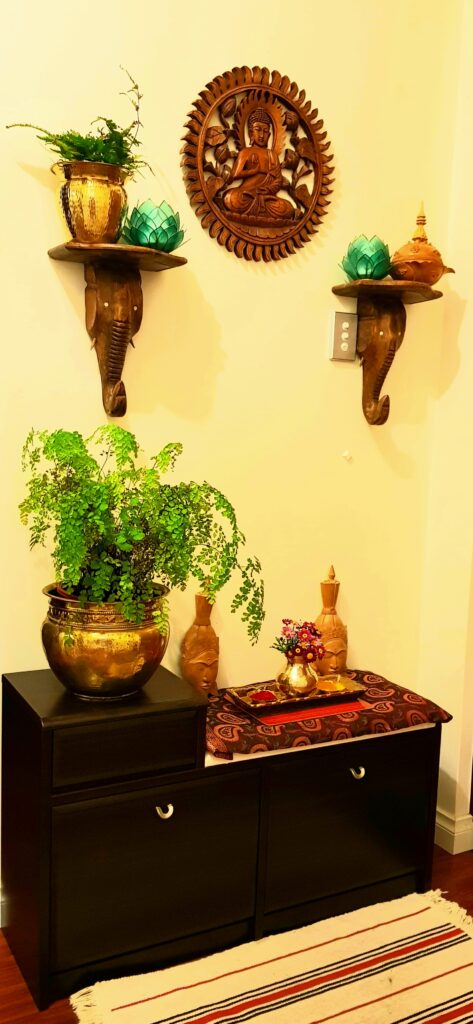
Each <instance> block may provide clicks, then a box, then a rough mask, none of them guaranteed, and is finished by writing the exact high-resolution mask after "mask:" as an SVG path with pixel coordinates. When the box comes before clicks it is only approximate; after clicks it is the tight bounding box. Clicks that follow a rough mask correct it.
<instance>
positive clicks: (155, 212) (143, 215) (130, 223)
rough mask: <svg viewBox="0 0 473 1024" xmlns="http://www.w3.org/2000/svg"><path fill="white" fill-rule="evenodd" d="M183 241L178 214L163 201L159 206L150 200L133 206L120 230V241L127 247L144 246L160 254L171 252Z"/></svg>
mask: <svg viewBox="0 0 473 1024" xmlns="http://www.w3.org/2000/svg"><path fill="white" fill-rule="evenodd" d="M183 240H184V231H183V230H182V228H181V222H180V217H179V214H178V213H174V210H173V209H172V207H171V206H170V205H169V203H167V202H166V201H165V200H163V202H162V203H160V204H159V206H155V204H154V203H153V202H152V200H151V199H147V200H146V201H145V202H144V203H140V205H139V206H135V208H134V209H133V210H132V211H131V214H130V216H129V217H128V218H127V220H126V222H125V224H124V227H123V230H122V241H124V242H126V243H127V244H128V245H144V246H147V247H148V248H149V249H157V250H159V251H160V252H172V251H173V249H177V248H178V246H179V245H181V243H182V242H183Z"/></svg>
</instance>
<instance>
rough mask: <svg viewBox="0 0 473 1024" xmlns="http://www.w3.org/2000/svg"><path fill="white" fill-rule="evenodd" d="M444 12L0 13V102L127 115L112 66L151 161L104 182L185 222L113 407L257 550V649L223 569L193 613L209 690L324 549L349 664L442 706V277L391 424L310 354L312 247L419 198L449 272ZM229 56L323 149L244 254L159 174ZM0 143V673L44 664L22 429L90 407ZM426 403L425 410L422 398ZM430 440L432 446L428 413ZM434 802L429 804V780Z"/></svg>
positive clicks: (35, 210)
mask: <svg viewBox="0 0 473 1024" xmlns="http://www.w3.org/2000/svg"><path fill="white" fill-rule="evenodd" d="M462 10H463V4H462V3H461V2H460V0H450V3H449V4H444V3H441V2H440V0H437V2H434V3H432V0H417V2H416V3H415V4H412V2H411V0H398V3H397V4H396V5H395V6H393V5H391V4H388V3H387V2H386V0H381V2H380V0H365V2H364V3H363V4H362V5H360V4H355V3H353V2H352V0H334V2H332V3H331V4H325V3H324V4H322V3H316V2H313V3H310V2H306V3H305V4H302V5H299V7H298V8H297V9H296V8H294V9H291V7H290V6H289V7H288V5H287V3H283V2H282V0H273V2H272V3H271V4H269V3H268V2H264V3H262V4H260V5H259V6H257V5H255V4H254V3H253V2H250V0H240V2H239V3H238V5H233V7H232V8H226V7H225V6H223V7H222V5H221V4H218V5H217V4H216V3H212V2H210V0H203V2H201V3H200V4H198V5H197V4H191V3H184V2H174V3H172V2H170V0H161V2H160V3H156V2H154V3H152V2H143V0H142V2H139V3H138V4H135V5H134V6H131V5H130V4H129V3H124V2H123V0H116V2H114V3H113V4H112V3H111V2H110V0H104V2H103V3H102V4H96V3H94V4H92V3H90V2H83V3H82V4H81V5H80V7H78V6H77V5H67V4H64V3H59V2H58V0H48V2H47V3H46V4H43V5H32V4H29V3H27V2H25V0H19V2H18V3H17V6H16V9H15V10H13V9H12V8H10V10H9V14H8V19H9V24H8V31H6V32H5V33H4V37H3V43H2V45H3V48H4V53H3V55H2V61H1V64H2V73H3V79H4V81H3V86H2V97H3V104H2V107H3V110H2V113H3V120H4V121H5V122H11V121H17V120H20V121H21V120H28V121H32V122H34V123H39V124H44V125H45V126H47V127H52V128H53V129H57V130H59V129H61V128H67V127H79V128H81V127H84V128H85V126H86V125H87V124H88V123H89V121H90V120H92V118H93V117H94V116H96V115H97V114H98V113H101V112H103V113H106V114H107V115H110V116H113V117H115V118H116V119H117V120H118V121H121V122H124V121H125V120H126V118H127V116H128V109H127V105H126V101H125V99H124V98H123V97H119V96H118V93H119V90H120V89H122V88H123V77H122V73H121V72H120V70H119V64H123V65H125V66H126V67H128V68H129V69H130V71H131V72H132V73H133V74H134V76H135V77H136V78H137V79H138V81H139V83H140V86H141V88H142V91H143V93H144V100H143V106H142V119H143V122H144V128H143V131H142V141H143V154H144V156H145V157H146V158H147V159H148V160H149V162H150V163H151V164H152V165H153V166H154V167H155V169H156V177H152V176H151V175H150V174H149V173H146V174H145V176H144V178H143V179H140V180H138V182H136V183H134V184H133V185H132V186H131V188H130V198H131V200H136V199H145V198H147V197H148V195H149V196H151V197H152V198H153V199H155V200H156V201H160V200H161V198H163V197H165V198H166V199H167V200H168V201H169V202H170V203H171V204H172V205H173V206H175V207H177V209H179V210H180V211H181V215H182V217H183V219H184V222H185V224H186V226H187V228H188V231H189V241H188V243H187V245H186V247H185V249H183V250H182V254H183V255H185V256H186V257H187V259H188V261H189V263H188V266H187V267H185V268H183V269H181V270H179V271H174V272H168V273H164V274H160V275H151V274H149V275H146V274H145V275H143V277H144V280H143V291H144V318H143V326H142V328H141V331H140V333H139V335H138V337H137V341H136V351H134V352H133V351H131V352H130V353H129V355H128V356H127V364H126V368H125V382H126V386H127V392H128V402H129V413H128V415H127V416H126V418H125V419H124V421H123V425H124V426H126V427H128V428H129V429H131V430H133V431H134V432H136V434H137V436H138V438H139V440H140V442H141V444H142V446H143V448H144V449H145V450H146V451H147V452H148V453H152V452H154V451H156V450H157V449H158V448H159V447H161V446H162V445H163V444H164V443H166V442H167V441H170V440H181V441H182V442H183V444H184V455H183V457H182V460H181V464H180V472H181V474H182V476H183V477H185V478H189V477H194V478H195V479H202V478H203V477H205V478H207V479H209V480H210V481H212V482H213V483H215V484H216V485H217V486H219V487H220V488H221V489H222V490H223V491H225V492H226V493H227V494H228V496H229V497H230V498H231V500H232V501H233V503H234V504H235V507H236V509H237V512H238V514H239V519H240V524H241V526H242V528H243V529H244V531H245V532H246V535H247V541H248V550H249V551H250V552H253V551H254V552H256V553H257V554H258V555H259V556H260V558H261V560H262V562H263V566H264V576H265V581H266V590H267V618H266V622H265V625H264V629H263V633H262V636H261V639H260V642H259V644H258V645H257V647H255V648H251V647H250V646H249V644H248V643H247V641H246V638H245V634H244V631H243V628H242V627H241V624H240V623H239V620H238V619H236V618H235V616H232V615H230V614H229V604H230V599H231V596H232V590H231V585H229V586H228V587H227V589H226V591H225V592H224V593H223V594H222V597H221V599H220V600H219V602H218V607H217V608H216V610H215V613H214V621H215V626H216V628H217V631H218V632H219V634H220V637H221V670H220V677H219V680H220V684H221V685H228V684H236V683H245V682H248V681H250V680H253V679H258V678H267V677H268V676H269V675H271V673H273V672H275V671H276V670H277V668H278V665H279V664H280V659H279V656H278V655H277V654H276V652H274V651H271V650H270V644H271V642H272V638H273V636H274V635H275V633H276V631H277V630H278V627H279V624H280V619H281V617H282V616H283V615H293V616H295V617H299V616H304V617H305V616H311V615H314V614H317V613H318V611H319V610H320V592H319V580H320V579H322V578H323V576H324V575H325V573H326V570H327V568H328V566H329V565H330V563H331V562H334V564H335V567H336V570H337V573H338V575H339V577H340V578H341V581H342V589H341V595H340V601H339V611H340V614H341V616H342V618H344V620H345V621H346V622H347V623H348V627H349V644H350V652H349V661H350V664H351V665H353V666H360V667H367V668H371V669H373V670H375V671H379V672H381V673H383V674H385V675H386V676H388V677H390V678H392V679H394V680H396V681H397V682H400V683H404V684H406V685H408V686H412V687H414V688H418V689H421V690H422V692H425V693H426V694H433V695H434V696H435V697H437V699H438V700H440V701H443V702H444V703H445V704H446V705H447V706H449V705H450V704H451V703H452V701H453V703H454V704H455V708H457V706H459V704H460V703H461V700H462V695H463V687H464V682H463V680H460V679H458V677H457V674H455V675H454V677H453V679H452V680H451V688H450V689H449V691H448V692H446V691H445V692H444V688H443V686H442V681H441V676H440V675H439V674H438V673H437V675H436V667H435V663H434V664H433V665H432V666H431V667H430V668H429V671H427V670H426V665H425V644H426V642H427V641H428V638H429V637H430V636H431V635H432V634H431V630H432V627H433V626H434V633H435V634H436V632H437V631H436V629H435V623H436V620H437V618H438V611H439V608H440V607H442V616H444V615H445V616H446V617H447V620H448V622H449V624H450V625H451V627H452V629H454V624H455V622H456V621H457V616H458V614H459V613H460V614H461V615H462V616H463V617H464V618H465V617H466V614H467V610H466V605H465V603H464V602H465V601H466V593H465V591H466V587H465V586H463V587H462V594H461V602H462V604H461V608H460V609H459V608H458V605H457V603H456V601H455V589H454V593H453V597H452V602H451V604H449V605H448V607H444V603H443V602H442V603H441V604H439V605H437V603H436V600H437V598H436V587H437V583H438V582H439V581H438V580H437V579H436V578H432V577H431V576H429V565H430V564H431V557H432V554H433V552H434V550H435V547H436V537H437V530H438V526H439V524H438V518H437V512H435V511H433V510H432V504H431V503H432V501H433V500H434V495H435V494H436V492H437V490H438V489H439V487H438V481H439V479H440V475H441V470H440V466H441V463H442V461H445V462H446V467H447V475H448V474H450V473H451V472H453V466H452V463H451V459H450V456H451V447H452V446H451V444H450V443H449V445H448V448H446V447H445V444H444V433H443V430H442V428H441V426H439V425H438V415H439V414H438V409H439V406H440V403H444V402H450V403H451V404H452V405H453V409H454V410H455V414H456V415H458V416H460V415H461V413H460V408H459V407H458V408H457V405H456V398H455V394H456V391H455V388H456V387H457V386H459V381H460V380H461V382H462V383H461V385H460V386H461V389H462V396H463V399H464V400H465V401H466V396H467V395H468V390H467V388H468V382H469V383H470V385H471V383H472V370H471V363H470V365H469V369H468V376H466V375H465V376H464V377H463V376H460V375H461V374H463V368H462V366H461V358H462V355H461V352H460V350H459V349H458V348H457V347H455V345H456V343H455V338H454V327H455V316H457V315H459V313H460V312H461V306H462V302H463V301H464V298H463V293H462V294H460V295H459V296H457V280H456V279H455V278H453V279H448V278H445V279H444V280H445V292H446V293H448V292H451V293H453V298H452V299H451V302H450V305H448V306H447V303H446V302H444V304H443V305H441V304H440V303H430V304H425V305H420V306H416V307H410V309H409V311H408V323H407V330H406V336H405V340H404V344H403V347H402V349H401V350H400V352H399V353H398V355H397V357H396V361H395V363H394V365H393V368H392V370H391V372H390V375H389V378H388V383H387V386H386V390H387V392H388V393H389V394H390V395H391V402H392V406H391V408H392V411H391V416H390V419H389V420H388V423H387V424H386V425H385V426H384V427H381V428H371V427H369V426H368V425H367V423H366V422H365V420H364V418H363V415H362V411H361V371H360V369H359V366H358V365H354V364H353V365H352V364H350V365H336V364H332V363H331V362H329V360H328V358H327V335H328V326H329V320H330V316H331V314H332V312H333V310H334V309H336V308H347V309H348V308H350V309H351V308H353V306H352V304H350V303H345V304H344V303H343V302H341V301H339V300H337V299H336V298H335V296H333V295H332V292H331V286H332V285H333V284H335V283H337V282H339V281H341V280H342V279H343V274H342V272H341V271H340V269H339V266H338V264H339V261H340V259H341V257H342V255H343V253H344V251H345V249H346V246H347V244H348V242H349V241H350V240H351V239H352V238H353V237H354V236H355V235H357V234H359V233H361V232H366V233H367V234H374V233H378V234H380V235H381V236H382V237H383V238H384V239H385V240H386V241H387V242H388V243H389V245H390V247H391V250H392V251H394V249H396V248H397V247H398V246H399V245H401V244H402V243H404V242H405V241H407V239H408V238H409V237H410V234H411V231H412V228H413V226H414V223H415V216H416V213H417V208H418V203H419V200H420V199H424V201H425V205H426V212H427V217H428V231H429V234H430V236H431V238H432V240H433V241H434V242H435V243H436V244H437V245H438V246H439V247H440V249H441V250H442V252H443V254H444V256H445V259H446V261H447V262H450V263H451V264H452V265H453V266H458V267H460V263H461V260H462V259H464V258H465V244H464V240H462V237H461V235H462V232H461V215H460V214H458V215H457V220H456V222H455V214H454V213H453V212H451V211H450V208H449V197H450V190H451V183H452V181H453V180H454V179H453V178H452V175H453V174H454V173H455V174H458V173H459V172H458V165H459V162H460V161H461V148H460V150H457V151H455V149H454V144H455V132H456V131H457V132H458V131H460V132H464V130H465V129H464V128H462V127H461V125H459V126H458V127H456V121H455V110H456V106H457V89H458V81H459V53H460V28H461V15H462ZM427 29H428V30H427ZM240 64H249V65H253V64H259V65H267V66H268V67H269V68H277V69H278V70H280V71H281V72H282V73H287V74H288V75H289V76H290V77H291V78H293V79H294V80H295V81H296V82H297V83H298V85H299V87H301V88H305V90H306V92H307V95H308V97H309V98H310V99H311V101H312V102H313V104H314V105H316V106H318V108H319V111H320V115H321V116H322V117H323V118H324V121H325V126H326V128H327V131H328V135H329V137H330V139H331V140H332V145H333V152H334V158H335V168H336V186H335V191H334V195H333V202H332V206H331V208H330V211H329V213H328V215H327V217H326V218H325V221H324V224H323V226H322V228H321V230H320V232H319V233H318V235H317V236H316V237H315V238H314V239H313V241H312V242H310V243H309V244H308V245H306V246H305V248H304V249H303V251H302V252H300V253H299V254H298V255H297V256H293V257H291V258H290V259H288V260H285V261H283V262H281V263H279V264H273V265H256V264H246V263H244V262H241V261H239V260H237V259H236V258H235V257H234V256H231V255H230V254H228V253H227V252H226V251H224V250H222V249H221V248H220V247H219V246H218V245H217V244H216V242H213V241H212V240H211V239H210V238H209V236H208V234H207V233H206V232H204V231H203V230H202V229H201V227H200V225H199V223H198V221H197V219H196V217H195V215H194V213H193V212H192V210H191V208H190V206H189V203H188V200H187V197H186V194H185V189H184V185H183V182H182V177H181V171H180V167H179V159H180V158H179V150H180V138H181V135H182V133H183V124H184V122H185V119H186V114H187V112H188V110H189V109H190V106H191V103H192V101H193V100H194V98H195V97H196V96H197V94H198V92H199V90H200V89H202V88H203V87H204V85H205V84H206V82H207V81H209V80H210V79H211V78H213V77H214V76H215V75H216V74H218V73H220V72H222V71H224V70H226V69H227V68H231V67H233V66H236V65H240ZM0 139H1V145H2V151H3V158H2V168H3V189H2V193H3V197H4V200H5V201H4V203H3V210H2V223H3V237H4V251H3V253H2V256H3V264H4V266H3V275H2V282H3V308H4V313H3V347H2V355H3V374H2V402H1V410H2V417H3V434H2V436H3V465H4V482H5V486H4V488H3V508H2V534H1V535H2V538H3V566H4V571H3V578H4V581H8V583H7V585H4V587H2V591H1V600H2V611H1V620H0V621H1V623H2V634H3V635H2V640H1V643H2V658H1V667H2V669H5V670H18V669H26V668H39V667H41V666H43V665H44V664H45V661H44V656H43V653H42V649H41V644H40V638H39V625H40V622H41V619H42V617H43V613H44V598H43V597H42V595H41V587H42V586H43V585H44V584H45V583H46V582H48V581H49V580H50V578H51V566H50V562H49V558H48V556H47V554H46V553H45V552H44V553H43V552H36V551H35V552H34V553H32V554H30V552H29V550H28V538H27V534H26V531H25V530H24V529H23V528H22V527H20V525H19V523H18V518H17V511H16V507H17V504H18V501H19V500H20V499H21V496H22V494H23V481H22V478H21V473H20V467H19V452H20V448H21V445H22V442H23V440H24V438H25V435H26V433H27V431H28V430H29V428H30V427H31V426H32V425H34V426H36V427H42V428H55V427H58V426H62V427H64V428H68V429H79V430H81V431H85V432H90V431H92V429H93V428H94V427H95V426H96V425H98V424H99V423H102V422H103V421H104V413H103V409H102V405H101V396H100V387H99V376H98V370H97V366H96V359H95V355H94V354H93V353H91V352H90V351H89V344H88V338H87V335H86V332H85V328H84V322H83V321H84V309H83V290H84V289H83V281H82V276H81V268H77V267H73V266H68V265H65V264H57V263H53V262H51V261H50V260H49V259H48V257H47V255H46V251H47V249H48V248H50V247H51V246H53V245H55V244H57V243H59V242H60V241H62V240H63V239H65V238H66V237H67V232H66V230H65V228H64V227H63V225H62V223H61V220H60V216H59V213H58V212H57V209H56V206H55V202H54V195H53V190H54V187H55V185H54V179H53V177H52V175H50V173H49V170H48V168H49V165H50V162H51V161H50V158H49V155H48V153H47V151H46V150H44V149H43V148H42V147H41V145H40V144H39V143H38V142H37V141H36V139H35V138H34V135H33V133H32V132H27V131H20V130H17V131H11V132H1V133H0ZM460 147H461V141H460ZM454 152H456V156H455V163H454V162H453V154H454ZM452 218H453V220H452ZM470 237H471V236H470ZM447 309H448V310H449V319H447V321H445V312H446V310H447ZM451 345H453V346H454V349H453V351H454V352H455V357H454V356H453V355H452V349H451V347H450V346H451ZM465 345H466V341H465ZM462 408H463V407H462ZM465 411H466V409H465ZM441 415H442V416H443V417H444V418H445V420H446V421H447V422H449V417H450V412H449V410H448V409H447V408H445V413H442V414H441ZM455 422H456V421H455ZM457 429H458V430H459V431H460V433H461V430H462V427H461V424H457ZM449 433H450V441H451V440H452V435H453V433H454V426H453V422H452V423H451V427H450V431H449ZM455 436H456V433H455ZM465 447H466V445H465V442H463V441H462V440H461V439H460V440H459V441H458V466H457V469H456V470H455V472H456V473H457V472H460V474H461V482H459V483H458V486H459V488H460V490H461V491H462V489H463V488H464V489H465V491H466V490H468V493H469V500H470V502H471V481H470V480H469V478H468V473H467V472H465V464H464V462H463V461H462V457H463V456H465V457H466V452H465V451H464V448H465ZM346 450H349V451H350V453H351V455H352V458H351V461H350V462H347V461H346V460H345V459H344V458H343V453H344V452H345V451H346ZM455 465H456V463H455ZM455 479H456V480H457V479H458V477H457V476H455ZM436 481H437V483H436ZM470 523H471V520H470V521H465V522H463V521H462V522H458V523H457V524H456V525H457V527H458V532H457V535H456V544H457V545H458V560H460V555H461V552H462V550H463V547H464V546H467V545H471V536H470V530H471V526H470ZM426 531H427V532H426ZM447 532H448V531H447ZM469 554H471V548H470V551H469ZM446 572H447V570H446ZM429 581H430V582H429ZM464 582H465V581H464ZM431 584H432V585H431ZM433 588H435V589H433ZM172 605H173V616H172V625H173V638H172V641H171V644H170V647H169V650H168V653H167V656H166V660H167V664H168V665H169V666H170V667H171V668H173V667H175V666H176V665H177V650H178V644H179V640H180V637H181V635H182V633H183V631H184V630H185V628H186V627H187V625H188V623H189V619H190V615H191V609H192V594H191V593H187V594H184V595H182V594H177V595H174V597H173V602H172ZM455 735H456V739H455V743H457V739H458V737H457V734H455ZM456 766H457V765H455V766H454V770H456ZM445 799H446V801H447V802H449V806H450V807H451V808H454V804H455V798H454V797H452V798H451V799H450V798H449V797H446V798H445Z"/></svg>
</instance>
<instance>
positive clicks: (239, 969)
mask: <svg viewBox="0 0 473 1024" xmlns="http://www.w3.org/2000/svg"><path fill="white" fill-rule="evenodd" d="M426 910H432V907H422V908H421V909H420V910H414V911H412V913H411V914H403V916H402V917H391V918H390V919H389V920H388V921H379V922H378V924H370V925H368V927H367V928H359V929H358V931H356V932H347V933H346V935H335V937H334V938H333V939H326V940H325V941H324V942H316V943H315V945H314V946H305V947H303V948H302V949H294V950H292V952H291V953H281V954H280V956H273V957H272V958H271V959H270V960H260V962H259V963H257V964H248V965H247V966H246V967H236V968H235V970H234V971H226V972H225V973H224V974H216V975H215V976H214V977H213V978H202V980H201V981H192V982H191V983H190V985H179V986H178V987H177V988H170V989H168V990H167V991H166V992H158V993H157V994H156V995H154V996H146V998H145V999H136V1000H135V1002H133V1003H123V1004H122V1005H121V1006H112V1008H111V1011H110V1012H111V1013H116V1012H117V1011H118V1010H129V1009H130V1007H131V1006H139V1005H141V1003H150V1002H152V1001H153V999H163V998H164V996H173V995H175V994H176V992H187V991H188V990H189V989H191V988H199V986H200V985H211V984H212V982H214V981H222V979H223V978H232V977H233V976H234V975H236V974H244V973H245V971H253V970H256V969H257V968H258V967H268V965H269V964H276V963H278V962H279V960H288V959H289V958H290V957H293V956H299V954H300V953H311V952H312V950H313V949H320V948H321V946H331V945H332V943H333V942H341V941H342V939H353V938H354V936H355V935H364V934H365V933H366V932H374V931H376V929H377V928H384V927H385V926H387V925H389V924H398V922H399V921H408V920H409V918H411V917H418V916H419V914H425V912H426Z"/></svg>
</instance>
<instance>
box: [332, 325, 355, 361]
mask: <svg viewBox="0 0 473 1024" xmlns="http://www.w3.org/2000/svg"><path fill="white" fill-rule="evenodd" d="M357 329H358V317H357V315H356V313H334V315H333V324H332V331H331V335H330V359H343V360H349V361H350V362H352V361H353V360H354V359H356V334H357Z"/></svg>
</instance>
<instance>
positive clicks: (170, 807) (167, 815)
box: [156, 804, 174, 821]
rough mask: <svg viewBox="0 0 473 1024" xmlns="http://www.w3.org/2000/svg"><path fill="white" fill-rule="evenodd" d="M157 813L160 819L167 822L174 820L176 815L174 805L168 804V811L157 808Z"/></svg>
mask: <svg viewBox="0 0 473 1024" xmlns="http://www.w3.org/2000/svg"><path fill="white" fill-rule="evenodd" d="M156 811H157V813H158V815H159V817H160V818H162V819H163V821H166V819H167V818H172V816H173V814H174V805H173V804H168V805H167V810H165V809H164V807H157V808H156Z"/></svg>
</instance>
